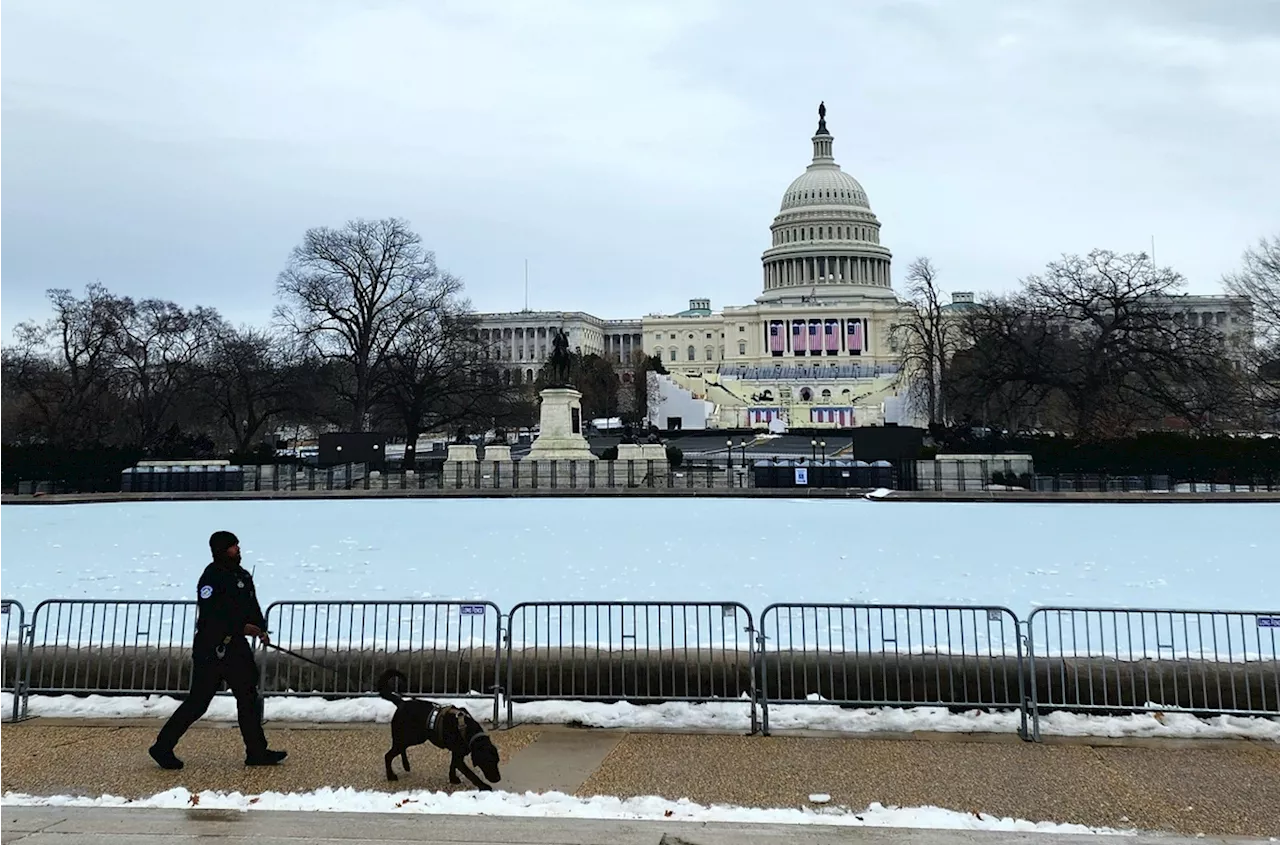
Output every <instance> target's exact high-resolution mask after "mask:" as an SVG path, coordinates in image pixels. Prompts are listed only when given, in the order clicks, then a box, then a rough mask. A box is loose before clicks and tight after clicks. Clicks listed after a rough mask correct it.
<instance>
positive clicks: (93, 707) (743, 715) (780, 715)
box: [0, 694, 1280, 742]
mask: <svg viewBox="0 0 1280 845" xmlns="http://www.w3.org/2000/svg"><path fill="white" fill-rule="evenodd" d="M432 700H433V701H439V702H440V703H443V704H451V705H454V706H457V707H463V708H465V709H466V710H468V711H469V712H470V713H471V714H472V715H473V716H474V717H475V718H477V719H480V720H482V721H489V720H491V719H492V718H493V702H492V699H485V698H470V699H449V698H439V699H432ZM178 703H179V702H178V700H177V699H175V698H172V697H169V696H137V697H132V696H103V695H90V696H85V697H77V696H71V695H59V696H43V695H33V696H31V698H30V701H29V712H30V714H31V715H33V716H43V717H46V718H93V719H104V718H124V719H139V718H154V719H162V718H168V717H169V716H170V715H171V714H172V713H173V711H174V710H176V709H177V708H178ZM501 704H502V705H503V706H502V707H501V708H500V713H501V714H502V717H503V718H505V714H506V708H505V702H501ZM265 705H266V718H267V719H268V720H269V721H273V722H327V723H361V722H376V723H383V724H385V723H388V722H390V721H391V716H392V714H393V713H395V707H394V706H393V705H392V704H391V703H390V702H387V701H384V700H382V699H381V698H348V699H339V700H337V701H326V700H325V699H323V698H319V697H307V696H271V697H268V698H267V699H266V701H265ZM11 710H12V696H11V695H9V694H5V695H4V697H3V713H0V717H3V718H4V719H8V718H9V716H10V713H11ZM514 712H515V719H516V721H517V722H518V723H525V724H580V725H584V726H586V727H592V728H629V729H639V730H645V729H650V730H655V729H678V730H703V731H735V732H740V731H742V730H743V729H745V728H746V727H747V726H749V725H750V718H751V717H750V710H749V706H748V704H747V703H746V702H745V701H732V702H730V701H724V702H712V703H707V704H693V703H690V702H668V703H666V704H646V705H637V704H628V703H626V702H619V703H617V704H601V703H596V702H584V701H533V702H523V703H516V704H515V705H514ZM205 718H207V719H211V720H214V721H223V722H234V721H235V719H236V704H235V700H234V699H233V698H231V697H230V696H218V697H217V698H215V699H214V700H213V703H212V704H211V705H209V710H208V713H207V714H206V716H205ZM1021 724H1022V722H1021V717H1020V715H1019V713H1018V712H1017V711H996V712H988V711H984V710H971V711H968V712H965V713H952V712H950V711H948V710H947V709H946V708H945V707H902V708H897V707H869V708H863V709H858V710H845V709H843V708H840V707H835V706H828V705H822V704H779V705H774V706H772V707H770V708H769V727H770V730H772V731H790V730H816V731H832V732H835V733H844V734H872V733H911V732H916V731H936V732H944V733H1016V732H1017V731H1018V729H1019V727H1020V726H1021ZM1040 729H1041V732H1042V733H1044V734H1051V735H1055V736H1079V737H1088V736H1105V737H1165V738H1171V739H1172V738H1182V739H1192V738H1201V739H1222V738H1235V739H1255V740H1267V741H1271V742H1280V718H1270V719H1268V718H1263V717H1258V716H1215V717H1211V718H1203V719H1202V718H1197V717H1195V716H1192V715H1190V714H1188V713H1179V712H1176V711H1174V710H1171V709H1163V710H1158V711H1155V712H1152V713H1142V714H1133V715H1128V716H1094V715H1083V714H1078V713H1063V712H1057V713H1049V714H1046V715H1044V716H1041V717H1040Z"/></svg>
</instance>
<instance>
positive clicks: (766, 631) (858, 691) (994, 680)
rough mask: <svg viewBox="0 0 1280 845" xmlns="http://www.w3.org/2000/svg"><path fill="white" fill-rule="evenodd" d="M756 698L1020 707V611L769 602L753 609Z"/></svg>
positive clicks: (764, 704) (1023, 715) (766, 701)
mask: <svg viewBox="0 0 1280 845" xmlns="http://www.w3.org/2000/svg"><path fill="white" fill-rule="evenodd" d="M759 663H760V675H761V680H760V698H761V708H762V714H763V726H764V731H765V733H768V732H769V705H770V704H835V705H844V706H852V707H872V706H886V707H915V706H943V707H952V708H964V709H973V708H991V709H1009V710H1017V711H1018V712H1019V732H1020V734H1021V735H1022V736H1023V737H1024V738H1025V737H1026V736H1027V732H1026V727H1027V724H1026V723H1027V712H1026V696H1025V694H1024V689H1025V688H1024V685H1023V672H1022V638H1021V631H1020V628H1019V623H1018V617H1017V616H1016V615H1014V613H1013V611H1011V610H1009V609H1008V608H1005V607H995V606H989V607H988V606H965V605H937V606H933V605H893V604H790V603H786V604H772V605H769V606H768V607H766V608H765V609H764V611H763V612H762V613H761V614H760V648H759Z"/></svg>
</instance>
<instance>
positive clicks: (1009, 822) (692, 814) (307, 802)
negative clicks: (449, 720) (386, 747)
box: [0, 787, 1134, 834]
mask: <svg viewBox="0 0 1280 845" xmlns="http://www.w3.org/2000/svg"><path fill="white" fill-rule="evenodd" d="M0 803H3V804H5V805H8V806H27V807H137V808H141V809H186V808H189V807H192V806H198V807H199V808H200V809H202V810H240V811H242V812H248V811H253V810H292V811H297V812H344V813H405V814H416V815H485V816H516V817H522V818H549V817H554V818H580V819H606V820H629V821H668V822H737V823H757V824H820V825H832V826H837V825H838V826H844V827H907V828H932V829H940V830H1000V831H1027V832H1038V833H1074V834H1133V833H1134V831H1124V830H1117V829H1114V828H1091V827H1086V826H1084V825H1079V824H1060V823H1056V822H1032V821H1027V820H1024V819H1013V818H1002V817H999V816H991V815H986V814H983V813H977V812H974V813H960V812H956V811H955V810H945V809H942V808H940V807H885V806H883V805H882V804H880V803H878V802H877V803H873V804H871V805H870V806H869V807H867V808H866V809H865V810H854V809H851V808H848V807H831V808H822V809H817V810H814V809H810V808H808V807H799V808H777V809H765V808H757V807H735V806H731V805H715V806H710V807H707V806H703V805H701V804H695V803H694V802H692V801H688V800H684V799H682V800H679V801H671V800H668V799H666V798H658V797H655V796H646V797H639V798H615V797H612V796H594V797H591V798H577V797H574V796H571V795H565V794H564V793H561V792H545V793H535V792H526V793H524V794H517V793H511V792H501V791H494V792H474V791H470V790H467V791H461V792H453V793H446V792H428V791H425V790H417V791H406V792H376V791H361V790H355V789H350V788H347V787H343V788H338V789H332V788H325V789H318V790H316V791H314V792H289V793H280V792H264V793H262V794H260V795H242V794H241V793H239V792H231V793H224V792H213V791H205V792H200V793H197V794H193V793H191V792H188V791H187V790H186V789H183V788H181V787H179V788H177V789H171V790H169V791H167V792H161V793H159V794H158V795H153V796H151V797H150V798H143V799H139V800H130V799H127V798H119V797H116V796H112V795H103V796H101V797H99V798H88V797H78V796H71V795H49V796H41V795H27V794H24V793H18V792H6V793H5V794H4V797H3V800H2V801H0Z"/></svg>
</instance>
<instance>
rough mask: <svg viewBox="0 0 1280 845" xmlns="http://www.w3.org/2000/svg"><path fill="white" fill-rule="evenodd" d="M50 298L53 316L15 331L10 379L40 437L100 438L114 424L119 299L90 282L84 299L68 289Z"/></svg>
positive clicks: (60, 441)
mask: <svg viewBox="0 0 1280 845" xmlns="http://www.w3.org/2000/svg"><path fill="white" fill-rule="evenodd" d="M48 298H49V301H50V303H51V304H52V305H53V311H54V314H53V317H51V318H50V319H49V320H48V321H47V322H45V323H42V324H39V323H34V322H26V323H22V324H20V325H19V326H18V327H17V328H16V329H15V335H16V338H17V345H16V347H13V348H11V349H6V350H5V361H4V368H5V380H6V383H7V385H8V387H9V390H10V394H11V396H16V397H21V400H22V401H23V402H24V404H26V405H27V407H28V409H29V411H30V413H31V415H32V419H33V425H34V426H35V428H36V430H37V431H38V432H39V433H38V434H37V435H36V436H37V438H38V439H41V440H44V441H46V442H49V443H53V444H56V445H61V446H64V447H74V446H76V445H78V444H83V443H85V442H100V441H102V440H104V439H105V438H106V436H107V432H108V431H109V430H110V429H111V427H112V415H111V413H110V411H109V410H108V409H109V405H110V398H111V397H110V390H111V379H112V374H113V372H114V369H115V365H116V346H115V342H114V340H115V337H116V332H117V330H118V308H117V303H118V300H117V299H116V298H115V297H114V296H112V295H111V294H110V293H109V292H108V291H107V289H106V288H104V287H103V286H102V285H99V284H92V285H89V286H87V287H86V288H85V294H84V297H83V298H77V297H75V296H74V295H72V293H71V292H70V291H69V290H65V289H53V290H50V291H49V292H48Z"/></svg>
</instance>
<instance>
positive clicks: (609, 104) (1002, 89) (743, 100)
mask: <svg viewBox="0 0 1280 845" xmlns="http://www.w3.org/2000/svg"><path fill="white" fill-rule="evenodd" d="M0 32H2V35H3V45H2V52H0V56H2V58H3V68H2V70H0V84H2V85H3V92H2V108H3V115H2V121H0V131H2V133H3V158H2V163H3V174H2V180H3V181H2V183H0V186H2V192H3V193H2V196H3V221H2V232H3V252H2V261H3V266H2V268H0V271H2V280H0V283H2V288H0V289H2V293H3V314H2V320H3V332H4V337H5V339H6V340H7V339H8V338H9V337H10V331H11V329H12V327H13V325H14V324H15V323H17V322H18V321H20V320H23V319H27V318H31V317H33V316H43V315H44V314H45V306H44V290H45V289H46V288H49V287H70V288H73V289H77V290H78V289H81V288H82V287H83V286H84V285H85V284H86V283H89V282H92V281H95V280H96V281H100V282H102V283H103V284H105V285H106V286H107V287H108V288H110V289H112V290H113V291H116V292H118V293H127V294H131V295H134V296H164V297H167V298H171V299H174V300H176V301H179V302H181V303H184V304H187V305H195V304H204V305H212V306H215V307H217V308H219V309H220V310H221V311H223V313H224V314H226V315H227V316H228V317H230V318H231V319H232V320H234V321H236V322H242V321H243V322H259V323H260V322H265V321H266V319H267V317H268V315H269V312H270V308H271V306H272V304H273V301H274V282H275V277H276V274H277V273H278V272H279V271H280V269H281V268H282V267H283V266H284V263H285V261H286V259H287V256H288V253H289V250H290V249H291V248H292V247H293V246H294V245H295V244H296V243H297V242H298V241H299V239H300V238H301V235H302V234H303V232H304V231H305V230H306V229H307V228H308V227H310V226H316V225H341V224H342V223H343V222H344V221H345V220H347V219H350V218H353V217H361V216H364V217H386V216H399V217H404V218H406V219H408V220H409V221H410V223H411V224H412V225H413V227H414V228H415V229H416V230H417V231H418V232H419V233H421V235H422V236H423V238H424V240H425V241H426V243H427V244H428V245H429V246H430V247H431V248H432V249H434V250H435V251H436V254H437V257H438V259H439V261H440V263H441V265H442V266H443V267H445V268H447V269H449V270H451V271H452V272H454V273H455V274H457V275H459V276H461V277H462V278H463V279H464V280H465V282H466V285H467V291H468V294H469V296H470V297H471V300H472V303H473V305H474V306H475V307H476V308H478V309H480V310H485V311H490V310H518V309H519V308H521V307H522V306H523V304H524V281H523V280H524V263H525V260H526V259H527V260H528V262H529V268H530V271H529V277H530V295H529V304H530V306H531V307H533V308H549V309H566V310H568V309H580V310H584V311H588V312H590V313H593V314H596V315H598V316H601V317H629V316H639V315H642V314H646V313H652V312H657V311H668V312H669V311H674V310H678V309H680V308H682V307H684V306H685V304H686V302H687V300H688V299H689V298H690V297H693V296H709V297H711V298H712V300H713V304H714V305H715V306H717V307H718V306H721V305H725V304H745V303H748V302H750V301H751V300H752V299H753V298H754V297H755V296H756V295H757V294H758V293H759V290H760V253H761V251H762V250H764V249H765V248H766V246H767V245H768V243H769V232H768V226H769V223H770V221H771V219H772V217H773V215H774V214H775V213H777V211H778V204H779V201H780V199H781V195H782V192H783V190H784V189H785V188H786V186H787V184H788V183H789V182H790V181H791V179H792V178H794V177H795V176H796V175H797V174H799V173H800V172H801V171H802V170H803V169H804V167H805V165H806V164H807V163H808V162H809V158H810V155H811V146H810V142H809V137H810V135H811V134H812V132H813V129H814V127H815V109H816V106H817V104H818V101H819V100H825V101H826V103H827V107H828V109H829V113H828V123H829V125H830V128H831V130H832V132H833V134H834V135H835V139H836V140H835V144H836V146H835V151H836V160H837V161H838V162H839V163H840V164H841V165H842V166H843V167H844V169H845V170H846V171H847V172H849V173H852V174H853V175H854V176H856V177H857V178H858V179H859V180H860V181H861V182H862V184H863V185H864V186H865V187H866V189H867V192H868V194H869V195H870V198H871V204H872V208H873V209H874V210H875V212H876V213H877V214H878V216H879V218H880V221H881V223H882V224H883V230H882V234H883V238H884V242H885V244H886V245H887V246H889V247H890V248H891V249H892V250H893V251H894V256H895V276H896V277H897V278H900V277H901V274H902V271H903V268H904V267H905V265H906V264H907V262H908V261H909V260H910V259H911V258H913V257H916V256H921V255H927V256H929V257H931V258H932V259H933V260H934V262H935V263H936V264H937V265H938V267H939V268H940V269H941V271H942V273H943V282H944V283H945V286H946V287H948V288H949V289H951V290H977V291H979V292H981V291H998V290H1001V289H1004V288H1007V287H1009V286H1010V285H1012V284H1014V283H1016V281H1017V279H1018V278H1020V277H1022V276H1024V275H1026V274H1027V273H1030V272H1034V271H1035V270H1037V269H1038V268H1041V267H1043V265H1044V264H1045V263H1046V262H1047V261H1050V260H1052V259H1053V258H1055V257H1056V256H1058V255H1059V254H1061V253H1063V252H1086V251H1088V250H1089V249H1090V248H1092V247H1106V248H1111V249H1115V250H1117V251H1138V250H1147V249H1149V248H1150V244H1151V239H1152V237H1153V236H1154V238H1155V249H1156V258H1157V261H1158V262H1159V263H1161V264H1169V265H1172V266H1174V267H1175V268H1177V269H1178V270H1179V271H1181V272H1182V273H1183V274H1184V275H1185V276H1186V277H1187V279H1188V283H1189V288H1190V289H1191V290H1193V291H1199V292H1217V291H1218V290H1219V282H1218V280H1219V278H1220V276H1221V274H1222V273H1223V272H1225V271H1228V270H1230V269H1232V268H1233V266H1234V265H1235V264H1236V262H1237V261H1238V258H1239V255H1240V253H1241V251H1242V250H1243V249H1245V248H1246V247H1248V246H1249V245H1251V244H1253V243H1255V242H1256V241H1257V239H1258V238H1259V237H1261V236H1262V235H1265V234H1269V233H1278V232H1280V168H1278V167H1277V166H1276V151H1277V150H1280V86H1278V85H1276V84H1275V81H1276V80H1277V79H1280V2H1275V0H1199V2H1197V0H1043V2H1036V3H1011V2H1007V0H964V2H959V0H856V2H855V0H831V2H826V0H807V2H805V3H801V4H795V5H788V4H783V3H778V2H764V1H763V0H671V2H667V0H649V1H648V2H628V0H607V2H599V0H581V2H578V1H577V0H537V2H532V0H506V2H503V1H502V0H495V2H486V0H457V2H453V0H363V2H357V0H346V2H339V0H296V2H295V1H293V0H289V1H287V0H272V2H267V3H263V2H247V1H246V0H223V2H217V3H213V2H205V3H185V2H177V3H175V2H171V1H170V0H153V1H152V2H143V0H113V2H110V3H107V2H102V0H4V3H3V22H2V27H0Z"/></svg>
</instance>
